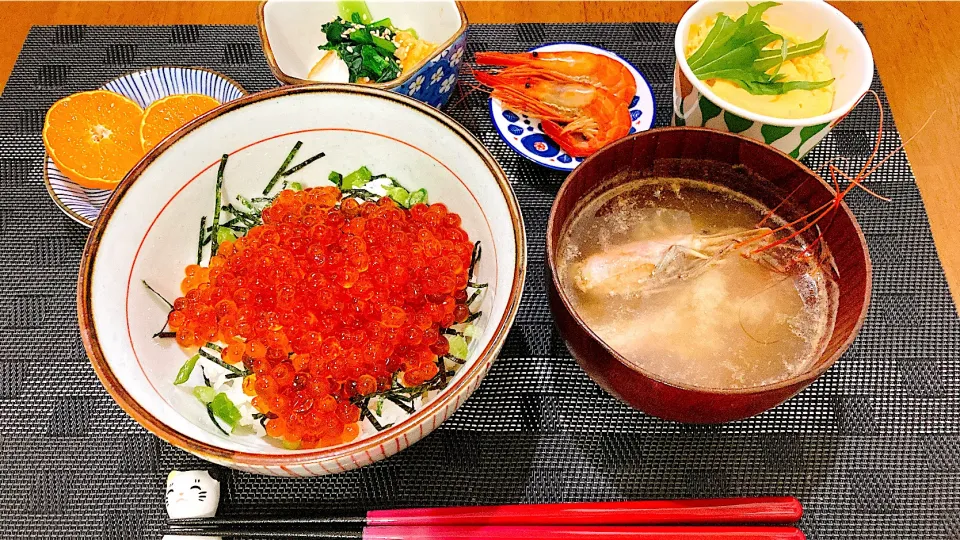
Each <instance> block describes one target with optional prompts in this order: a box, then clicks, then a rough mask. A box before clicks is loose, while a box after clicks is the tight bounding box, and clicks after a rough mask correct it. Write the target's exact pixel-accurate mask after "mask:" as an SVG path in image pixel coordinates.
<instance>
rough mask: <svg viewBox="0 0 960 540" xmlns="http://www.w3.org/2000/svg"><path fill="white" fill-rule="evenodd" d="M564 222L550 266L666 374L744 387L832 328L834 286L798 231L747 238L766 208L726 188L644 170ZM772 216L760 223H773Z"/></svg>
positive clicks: (812, 357) (606, 324)
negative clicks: (777, 242) (645, 174)
mask: <svg viewBox="0 0 960 540" xmlns="http://www.w3.org/2000/svg"><path fill="white" fill-rule="evenodd" d="M585 201H586V202H585V203H584V206H583V207H582V208H581V209H579V211H578V212H575V213H574V217H573V218H572V219H571V221H570V222H569V223H567V225H566V229H565V231H564V235H563V238H562V240H561V244H560V251H559V254H560V257H559V259H560V263H559V265H558V269H559V272H558V273H559V277H560V281H561V283H562V286H563V289H564V290H565V292H566V295H567V298H569V299H570V301H571V302H572V307H573V309H574V310H575V311H576V312H577V313H578V314H579V316H580V317H581V318H582V319H583V320H584V322H585V323H586V324H587V325H588V326H589V327H590V328H591V329H592V330H593V331H594V333H596V335H597V336H598V337H599V338H600V339H602V340H603V341H604V342H605V343H606V344H607V345H608V346H609V347H611V348H612V349H614V350H615V351H617V352H618V353H620V354H621V355H622V356H623V357H624V358H626V359H627V360H628V361H629V362H631V363H633V364H635V365H636V366H637V367H639V368H641V369H643V370H646V371H648V372H651V373H653V374H654V375H656V376H657V377H659V378H661V379H663V380H666V381H669V382H674V383H679V384H685V385H692V386H699V387H706V388H728V389H733V388H748V387H753V386H760V385H765V384H770V383H774V382H777V381H781V380H785V379H788V378H790V377H793V376H794V375H797V374H799V373H801V372H803V371H804V370H806V369H807V368H808V367H809V366H810V365H811V363H812V362H814V361H816V359H817V358H818V357H819V355H820V354H821V352H822V350H823V348H824V346H825V343H826V340H827V338H828V337H829V335H830V333H831V332H832V329H833V323H834V319H835V309H836V302H835V301H834V300H835V299H834V298H831V296H833V295H834V293H833V292H832V291H834V290H835V287H833V286H831V285H832V283H831V282H830V281H829V280H830V279H831V278H830V277H829V272H826V271H825V270H824V268H825V267H827V266H829V264H830V261H829V260H825V259H824V258H823V257H818V258H809V257H808V258H803V257H799V256H798V255H799V254H800V252H802V251H804V249H806V248H807V246H806V245H805V244H803V243H802V241H800V240H791V241H790V242H787V243H784V244H783V245H781V246H778V247H775V248H771V249H766V250H762V251H760V252H756V248H757V247H758V246H761V245H763V244H769V243H770V242H771V241H772V240H774V239H776V238H778V237H782V236H783V235H782V234H781V235H780V236H776V235H771V236H770V237H769V238H767V239H765V240H763V241H753V242H752V243H751V240H752V239H753V238H756V237H757V236H759V235H761V234H763V232H764V231H769V230H770V229H759V230H758V228H757V227H758V223H760V222H761V221H762V220H763V218H764V216H766V215H768V209H767V208H764V207H763V206H762V205H761V204H760V203H759V202H757V201H756V200H753V199H751V198H749V197H747V196H745V195H742V194H740V193H736V192H734V191H731V190H729V189H726V188H723V187H719V186H716V185H713V184H708V183H705V182H697V181H693V180H686V179H662V178H660V179H643V180H635V181H631V182H627V183H624V184H621V185H619V186H617V187H615V188H613V189H609V190H606V191H602V192H601V193H600V194H599V195H597V196H591V197H586V198H585ZM777 220H778V218H777V217H776V216H774V217H772V218H770V219H767V220H766V223H765V225H766V227H769V228H777V227H779V226H780V225H782V224H783V222H782V221H779V222H778V221H777Z"/></svg>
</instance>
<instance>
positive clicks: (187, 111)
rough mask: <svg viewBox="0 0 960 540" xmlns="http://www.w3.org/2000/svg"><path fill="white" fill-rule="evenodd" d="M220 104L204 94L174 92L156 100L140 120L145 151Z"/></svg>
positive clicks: (141, 141)
mask: <svg viewBox="0 0 960 540" xmlns="http://www.w3.org/2000/svg"><path fill="white" fill-rule="evenodd" d="M219 105H220V102H219V101H217V100H215V99H213V98H212V97H210V96H204V95H202V94H174V95H172V96H167V97H165V98H163V99H158V100H157V101H154V102H153V103H151V104H150V106H149V107H147V110H146V111H145V112H144V113H143V119H142V120H141V121H140V144H141V146H142V147H143V151H144V152H147V151H149V150H150V149H151V148H153V147H154V146H156V145H157V144H159V143H160V141H161V140H163V138H164V137H166V136H167V135H169V134H171V133H173V132H174V131H176V130H177V128H179V127H180V126H182V125H184V124H186V123H187V122H189V121H191V120H193V119H194V118H196V117H198V116H200V115H201V114H203V113H205V112H207V111H209V110H211V109H214V108H216V107H217V106H219Z"/></svg>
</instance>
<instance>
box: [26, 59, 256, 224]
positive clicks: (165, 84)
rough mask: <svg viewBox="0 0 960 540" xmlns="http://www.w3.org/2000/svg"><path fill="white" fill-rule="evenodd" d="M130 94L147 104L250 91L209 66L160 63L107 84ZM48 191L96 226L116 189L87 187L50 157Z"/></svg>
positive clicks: (64, 207)
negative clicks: (187, 96)
mask: <svg viewBox="0 0 960 540" xmlns="http://www.w3.org/2000/svg"><path fill="white" fill-rule="evenodd" d="M100 88H101V89H102V90H110V91H111V92H116V93H118V94H120V95H123V96H126V97H128V98H130V99H132V100H133V101H135V102H136V103H137V105H140V106H141V107H143V108H146V107H147V106H149V105H150V104H151V103H153V102H154V101H156V100H158V99H160V98H164V97H167V96H170V95H173V94H203V95H206V96H210V97H212V98H214V99H216V100H217V101H219V102H220V103H226V102H228V101H232V100H234V99H237V98H239V97H240V96H242V95H244V94H245V93H246V91H244V89H243V88H241V87H240V85H238V84H237V83H236V82H234V81H232V80H231V79H228V78H227V77H225V76H223V75H220V74H219V73H215V72H213V71H210V70H207V69H199V68H182V67H156V68H150V69H145V70H143V71H135V72H133V73H128V74H126V75H124V76H122V77H118V78H116V79H114V80H112V81H110V82H108V83H106V84H104V85H103V86H101V87H100ZM43 177H44V182H45V183H46V185H47V191H48V192H49V193H50V197H51V198H52V199H53V201H54V202H55V203H57V206H58V207H59V208H60V209H61V210H63V212H64V213H65V214H67V215H68V216H70V218H71V219H73V220H74V221H76V222H77V223H81V224H83V225H86V226H87V227H92V226H93V222H94V221H96V219H97V216H99V215H100V209H101V208H103V205H104V204H106V202H107V199H109V198H110V195H111V194H112V193H113V192H112V191H110V190H105V189H90V188H85V187H83V186H81V185H79V184H77V183H76V182H74V181H73V180H70V179H69V178H67V177H66V176H65V175H64V174H63V173H62V172H60V170H59V169H57V166H56V165H54V163H53V160H52V159H50V158H49V157H47V158H46V161H45V163H44V168H43Z"/></svg>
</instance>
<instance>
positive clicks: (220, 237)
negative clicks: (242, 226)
mask: <svg viewBox="0 0 960 540" xmlns="http://www.w3.org/2000/svg"><path fill="white" fill-rule="evenodd" d="M228 240H229V241H231V242H236V241H237V235H235V234H233V231H231V230H230V229H228V228H227V227H220V228H219V229H217V244H222V243H224V242H226V241H228Z"/></svg>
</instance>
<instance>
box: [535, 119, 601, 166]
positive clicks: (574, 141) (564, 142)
mask: <svg viewBox="0 0 960 540" xmlns="http://www.w3.org/2000/svg"><path fill="white" fill-rule="evenodd" d="M540 126H541V127H542V128H543V133H544V134H546V136H547V137H550V138H551V139H553V141H554V142H556V143H557V144H558V145H559V146H560V148H561V149H562V150H563V151H564V152H566V153H567V154H569V155H570V156H572V157H587V156H589V155H590V154H592V153H593V152H594V151H595V149H593V148H592V147H591V145H590V144H589V142H588V141H587V139H586V138H584V137H581V136H579V135H578V134H576V133H574V132H571V131H565V130H564V128H562V127H560V126H559V125H558V124H557V123H556V122H552V121H550V120H541V122H540Z"/></svg>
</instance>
